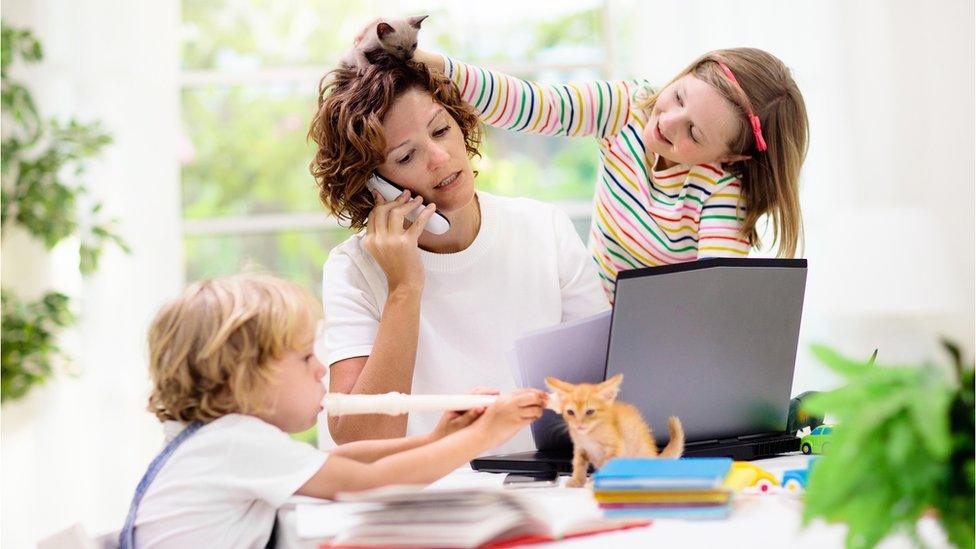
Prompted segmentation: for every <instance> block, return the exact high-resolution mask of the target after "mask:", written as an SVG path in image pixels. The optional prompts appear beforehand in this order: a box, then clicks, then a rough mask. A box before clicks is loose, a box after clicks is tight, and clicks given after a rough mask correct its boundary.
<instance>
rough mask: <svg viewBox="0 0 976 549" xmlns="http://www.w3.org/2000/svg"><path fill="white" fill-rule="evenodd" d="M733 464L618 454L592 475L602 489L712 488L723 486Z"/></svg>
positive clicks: (695, 459) (703, 459)
mask: <svg viewBox="0 0 976 549" xmlns="http://www.w3.org/2000/svg"><path fill="white" fill-rule="evenodd" d="M731 467H732V460H731V459H730V458H682V459H654V458H617V459H613V460H610V462H609V463H607V464H606V465H605V466H603V468H601V469H600V470H599V471H597V472H596V474H595V475H594V476H593V487H594V488H595V489H596V490H602V489H607V488H609V489H617V490H624V489H631V490H639V489H655V488H661V489H665V488H666V489H672V490H677V489H700V490H707V489H714V488H718V487H720V486H722V483H723V482H724V481H725V476H726V475H728V473H729V469H730V468H731Z"/></svg>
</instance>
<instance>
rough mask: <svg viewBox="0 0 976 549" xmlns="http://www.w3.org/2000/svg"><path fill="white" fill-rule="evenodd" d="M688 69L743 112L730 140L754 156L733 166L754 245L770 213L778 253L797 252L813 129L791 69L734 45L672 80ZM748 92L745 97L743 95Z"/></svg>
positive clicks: (733, 148)
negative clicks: (757, 134) (750, 115)
mask: <svg viewBox="0 0 976 549" xmlns="http://www.w3.org/2000/svg"><path fill="white" fill-rule="evenodd" d="M719 62H722V63H725V64H726V65H727V66H728V67H729V69H730V70H731V71H732V74H734V75H735V78H736V80H737V81H738V82H739V85H740V86H742V91H740V90H739V88H737V87H736V86H734V85H733V84H732V83H731V81H730V80H729V78H728V77H727V76H726V75H725V73H724V72H722V69H721V68H720V66H719V64H718V63H719ZM687 74H693V75H695V77H697V78H698V79H700V80H702V81H704V82H707V83H708V84H710V85H711V86H712V87H713V88H715V89H716V90H717V91H718V92H719V93H720V94H721V95H722V96H723V97H724V98H725V99H726V100H728V101H729V103H731V104H732V105H733V106H734V108H735V109H736V111H737V112H738V114H739V121H740V124H739V132H738V133H737V134H736V137H735V138H734V139H733V140H732V142H731V143H728V144H727V145H728V150H729V152H730V153H733V154H743V155H747V156H751V157H752V158H751V159H750V160H746V161H744V162H735V163H733V164H732V165H731V167H730V170H731V171H732V173H734V174H735V176H736V177H737V178H738V179H739V181H740V182H741V184H742V195H743V198H744V201H745V210H746V211H745V220H744V222H743V225H742V235H743V236H744V237H746V238H747V239H748V240H749V244H751V245H752V246H754V247H757V248H758V247H759V246H761V244H762V243H761V242H760V239H759V232H758V230H757V229H756V223H757V221H758V220H759V218H760V217H762V216H763V215H766V214H769V216H770V218H771V225H772V226H773V242H775V243H778V244H779V250H778V253H777V255H778V256H780V257H793V256H794V255H795V254H796V252H797V248H798V247H799V246H800V242H801V241H802V239H803V219H802V216H801V215H800V167H801V166H802V165H803V161H804V159H805V158H806V154H807V142H808V141H809V133H810V132H809V125H808V121H807V110H806V105H805V104H804V102H803V96H802V95H801V94H800V89H799V87H798V86H797V85H796V82H795V81H794V80H793V77H792V76H791V75H790V69H789V68H787V67H786V65H785V64H783V62H782V61H780V60H779V59H778V58H777V57H776V56H774V55H772V54H770V53H767V52H765V51H763V50H760V49H756V48H730V49H724V50H716V51H713V52H709V53H706V54H705V55H702V56H701V57H699V58H698V59H696V60H695V61H694V62H692V63H691V64H690V65H688V66H687V67H686V68H685V69H684V70H683V71H681V72H680V73H679V74H678V75H677V76H675V77H674V78H673V79H672V80H671V82H674V81H675V80H677V79H679V78H681V77H683V76H685V75H687ZM668 84H669V85H670V82H669V83H668ZM665 87H667V86H665ZM663 89H664V88H661V90H663ZM743 91H744V92H745V94H746V97H743V96H742V93H743ZM659 92H660V90H659V91H658V93H659ZM657 97H658V96H657V93H655V94H651V95H649V96H648V97H647V98H646V99H645V100H644V101H642V102H641V103H639V106H640V107H641V108H643V109H644V110H645V111H647V112H650V111H651V110H652V109H653V108H654V104H655V103H657ZM747 100H748V102H747ZM747 104H749V105H751V106H752V110H753V111H754V112H755V114H756V116H758V117H759V121H760V123H761V125H762V132H763V136H764V138H765V140H766V144H767V145H768V147H769V148H768V149H767V150H765V151H761V152H760V151H758V150H757V149H756V143H755V138H754V137H753V135H752V127H751V126H750V124H749V122H748V121H747V117H746V112H745V109H744V105H747Z"/></svg>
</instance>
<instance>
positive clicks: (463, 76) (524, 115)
mask: <svg viewBox="0 0 976 549" xmlns="http://www.w3.org/2000/svg"><path fill="white" fill-rule="evenodd" d="M444 67H445V70H446V72H447V75H448V77H449V78H451V79H452V80H453V81H454V83H455V84H457V86H458V89H460V90H461V96H462V98H463V99H464V100H465V101H467V102H468V103H469V104H470V105H472V106H474V108H475V110H476V111H477V112H478V116H479V117H480V118H481V120H482V121H483V122H484V123H486V124H488V125H491V126H494V127H496V128H501V129H505V130H512V131H517V132H527V133H536V134H541V135H562V136H572V137H576V136H591V137H597V138H600V139H603V138H606V137H609V136H612V135H615V134H616V133H617V132H619V131H620V130H621V128H623V127H624V126H625V125H626V124H627V123H628V116H629V113H630V111H631V105H630V103H631V98H632V96H633V94H634V91H635V90H636V88H637V86H639V85H640V83H639V82H636V81H614V82H607V81H596V82H586V83H576V84H540V83H537V82H531V81H528V80H522V79H520V78H515V77H513V76H508V75H506V74H502V73H499V72H494V71H490V70H487V69H483V68H481V67H475V66H473V65H467V64H465V63H462V62H460V61H457V60H455V59H451V58H450V57H447V56H444Z"/></svg>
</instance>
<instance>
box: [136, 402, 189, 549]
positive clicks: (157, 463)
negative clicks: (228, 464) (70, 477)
mask: <svg viewBox="0 0 976 549" xmlns="http://www.w3.org/2000/svg"><path fill="white" fill-rule="evenodd" d="M200 427H203V422H202V421H194V422H193V423H191V424H189V425H187V426H186V428H184V429H183V430H182V431H180V434H178V435H176V437H175V438H174V439H173V440H171V441H169V444H167V445H166V447H165V448H163V451H162V452H160V453H159V455H158V456H156V459H154V460H152V463H150V464H149V468H148V469H147V470H146V474H144V475H142V480H140V481H139V485H138V486H136V493H135V495H134V496H133V497H132V503H131V504H130V505H129V515H128V516H127V517H126V519H125V526H123V527H122V532H120V533H119V546H120V548H121V549H134V548H135V530H136V528H135V526H136V513H137V512H138V511H139V503H141V502H142V497H143V496H144V495H146V490H148V489H149V485H150V484H152V481H153V479H155V478H156V475H157V474H159V471H160V469H162V468H163V465H165V464H166V461H167V460H168V459H169V457H170V456H171V455H173V452H175V451H176V449H177V448H179V446H180V444H183V442H184V441H185V440H186V439H188V438H190V435H192V434H193V433H195V432H197V430H199V429H200Z"/></svg>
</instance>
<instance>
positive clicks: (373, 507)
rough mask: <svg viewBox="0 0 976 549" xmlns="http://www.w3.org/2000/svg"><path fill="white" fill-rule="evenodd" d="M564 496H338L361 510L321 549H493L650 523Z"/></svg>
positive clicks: (392, 491)
mask: <svg viewBox="0 0 976 549" xmlns="http://www.w3.org/2000/svg"><path fill="white" fill-rule="evenodd" d="M566 492H567V491H566V490H558V491H557V492H555V493H553V492H550V493H549V494H543V493H540V491H533V492H532V493H531V494H529V493H526V492H515V491H511V490H505V489H499V488H476V489H451V490H422V489H420V488H419V487H415V486H393V487H386V488H380V489H377V490H371V491H368V492H360V493H357V494H341V495H340V496H339V499H340V500H341V501H348V502H355V503H357V504H368V505H367V506H366V507H364V508H362V509H361V510H360V511H359V512H357V513H356V517H355V520H353V521H350V525H349V527H347V528H345V529H343V530H341V531H339V532H338V535H336V537H335V538H334V539H333V540H332V541H331V542H330V543H329V544H325V545H322V546H320V547H321V548H323V549H339V548H354V547H355V548H367V547H369V548H376V547H411V548H417V547H432V548H446V547H459V548H492V549H499V548H501V547H509V546H515V545H525V544H529V543H538V542H546V541H555V540H559V539H566V538H572V537H579V536H586V535H593V534H598V533H601V532H608V531H613V530H622V529H627V528H637V527H644V526H647V525H649V524H650V521H649V520H647V519H642V518H633V517H622V518H605V517H603V516H601V513H600V510H599V509H598V508H597V507H596V505H595V502H594V501H593V499H592V497H591V496H590V495H589V494H588V493H587V492H584V491H580V492H582V493H581V494H567V493H566ZM574 492H575V491H574ZM580 496H582V497H580Z"/></svg>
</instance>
